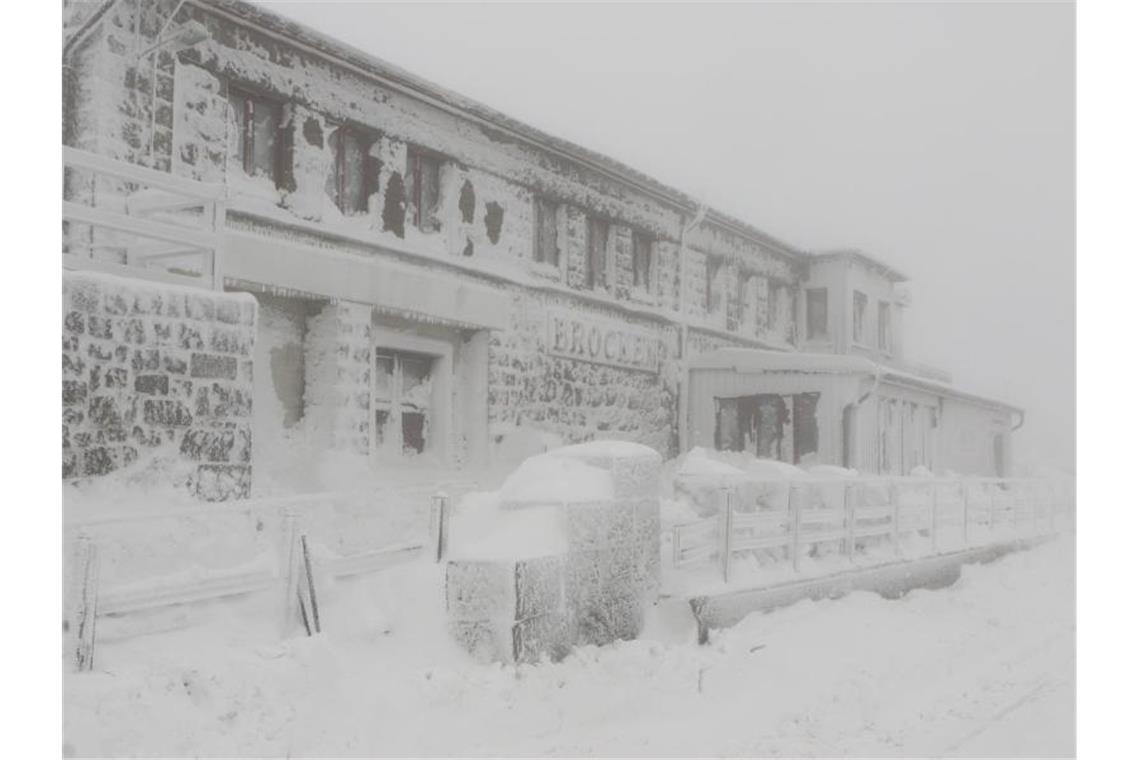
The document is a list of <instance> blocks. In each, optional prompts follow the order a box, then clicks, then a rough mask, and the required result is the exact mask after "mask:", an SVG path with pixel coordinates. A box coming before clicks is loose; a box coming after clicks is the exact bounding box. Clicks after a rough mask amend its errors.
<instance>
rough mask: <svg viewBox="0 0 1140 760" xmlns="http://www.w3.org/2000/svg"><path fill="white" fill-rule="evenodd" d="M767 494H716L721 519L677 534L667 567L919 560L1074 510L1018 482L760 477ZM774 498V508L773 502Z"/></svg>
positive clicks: (1021, 531) (1045, 525) (1043, 487)
mask: <svg viewBox="0 0 1140 760" xmlns="http://www.w3.org/2000/svg"><path fill="white" fill-rule="evenodd" d="M751 485H752V487H753V488H755V487H756V486H757V485H760V486H762V487H767V489H768V492H769V495H770V498H769V499H767V501H766V503H765V504H763V505H762V506H759V507H756V505H752V506H753V507H754V508H753V509H751V510H742V509H740V508H738V506H739V505H738V504H737V501H738V492H737V490H736V489H734V488H731V487H724V488H722V489H720V507H719V514H718V515H716V516H714V517H709V518H706V519H703V520H698V521H695V522H691V523H687V524H684V525H677V526H674V528H673V564H674V566H675V567H678V568H684V567H691V566H695V565H702V564H708V563H713V562H716V563H718V564H719V567H720V571H721V574H722V576H723V578H724V581H725V582H726V583H728V582H730V581H731V580H732V564H733V558H734V557H735V556H737V555H739V554H742V553H746V552H765V553H766V554H767V555H768V557H769V558H772V557H774V558H775V559H776V560H777V561H781V560H782V561H785V562H788V563H790V564H791V567H792V568H793V570H796V571H798V570H799V568H800V563H801V561H802V559H803V558H804V557H805V556H807V555H810V554H819V553H822V552H825V551H828V550H831V551H834V550H838V552H839V553H840V554H842V555H843V556H845V557H847V558H848V559H850V560H854V559H855V558H856V557H857V556H859V555H860V554H865V553H868V552H869V551H870V550H871V549H875V550H878V551H882V552H885V553H887V554H888V555H891V554H893V555H896V556H897V555H900V554H902V549H903V545H904V543H906V544H907V549H908V555H913V554H914V553H915V551H916V550H917V553H918V554H919V555H931V554H938V553H940V552H943V551H951V550H956V549H961V548H963V547H967V546H978V545H983V544H986V543H991V542H996V541H1000V540H1006V539H1009V538H1013V537H1026V536H1032V535H1040V534H1046V533H1050V532H1055V531H1056V530H1058V528H1059V527H1060V524H1061V522H1062V521H1067V520H1068V518H1069V517H1070V516H1071V514H1072V501H1071V497H1070V495H1069V494H1068V492H1067V491H1065V492H1064V493H1063V492H1062V490H1061V489H1060V488H1059V487H1058V486H1057V484H1052V483H1048V482H1045V481H1041V480H1032V479H1019V478H967V479H951V478H938V479H934V478H926V479H920V478H850V479H829V480H799V481H786V480H785V481H757V482H753V483H752V484H751ZM773 502H777V503H773ZM916 539H917V540H916Z"/></svg>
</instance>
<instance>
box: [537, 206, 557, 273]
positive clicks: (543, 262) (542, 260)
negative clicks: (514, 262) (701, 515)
mask: <svg viewBox="0 0 1140 760" xmlns="http://www.w3.org/2000/svg"><path fill="white" fill-rule="evenodd" d="M560 206H561V204H560V203H559V202H558V201H556V200H555V199H553V198H548V197H546V196H542V195H536V196H534V241H533V250H532V252H531V261H532V262H533V263H534V264H536V265H538V266H545V267H551V268H553V269H561V267H562V259H563V256H562V248H561V245H560V243H561V241H560V239H559V238H560V237H561V235H560V234H559V232H560V231H559V225H558V211H559V207H560ZM544 207H545V208H547V209H549V213H550V224H551V225H552V226H553V232H554V260H553V261H550V260H549V259H547V257H546V252H545V251H543V249H542V237H543V236H542V232H543V229H542V225H541V224H540V223H539V219H540V217H541V218H544V219H545V218H546V217H545V214H546V212H544V211H542V209H543V208H544Z"/></svg>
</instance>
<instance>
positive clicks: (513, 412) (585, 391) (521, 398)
mask: <svg viewBox="0 0 1140 760" xmlns="http://www.w3.org/2000/svg"><path fill="white" fill-rule="evenodd" d="M552 306H553V307H558V306H569V307H571V308H575V307H576V308H577V309H578V310H580V311H581V312H582V313H584V314H593V315H595V316H597V317H599V318H602V319H606V320H607V321H609V322H610V323H612V324H613V325H615V326H621V325H623V324H629V325H632V326H634V327H636V328H639V329H643V330H647V331H651V332H653V333H655V334H656V335H657V336H658V339H659V347H660V350H661V352H662V359H661V364H662V365H664V364H667V363H669V362H671V361H673V359H674V358H675V354H676V349H675V348H671V347H675V346H676V345H677V338H676V333H675V330H674V328H671V327H666V326H663V325H661V323H659V322H652V321H638V322H632V321H630V320H628V319H627V318H623V317H622V316H621V315H619V314H614V313H611V312H607V311H604V310H597V311H591V310H584V309H581V306H578V305H576V304H574V302H573V301H570V300H568V299H558V298H553V297H543V295H542V294H538V293H527V292H525V291H521V290H520V291H518V293H517V295H516V296H515V301H514V313H513V315H512V324H511V326H510V329H508V330H505V331H502V332H494V333H492V334H491V336H490V340H489V341H488V412H489V415H490V421H491V425H492V429H493V430H494V429H496V428H503V427H533V428H537V429H541V430H545V431H548V432H552V433H554V434H556V435H558V436H560V437H561V439H562V440H563V442H565V443H580V442H583V441H589V440H593V439H595V438H618V439H622V440H628V441H635V442H638V443H643V444H645V445H647V446H650V447H652V448H654V449H656V450H657V451H660V452H662V453H666V454H668V453H669V452H671V451H672V450H673V449H674V448H675V441H674V438H675V429H674V421H675V403H676V393H677V390H676V386H675V383H674V382H673V380H672V379H671V378H670V375H669V373H668V372H667V371H664V367H662V368H661V369H659V370H658V371H656V372H651V371H645V370H636V369H627V368H623V367H618V366H611V365H608V364H601V363H592V362H588V361H577V360H574V359H570V358H567V357H564V356H557V355H553V354H552V352H551V351H550V346H548V345H547V343H548V339H549V336H548V328H547V319H548V318H549V313H548V312H549V309H550V307H552Z"/></svg>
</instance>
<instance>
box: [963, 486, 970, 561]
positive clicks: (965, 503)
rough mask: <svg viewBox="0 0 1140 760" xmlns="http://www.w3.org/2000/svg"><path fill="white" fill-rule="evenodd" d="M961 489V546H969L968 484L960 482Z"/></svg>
mask: <svg viewBox="0 0 1140 760" xmlns="http://www.w3.org/2000/svg"><path fill="white" fill-rule="evenodd" d="M961 488H962V546H963V547H967V546H969V545H970V484H969V482H968V481H966V480H963V481H961Z"/></svg>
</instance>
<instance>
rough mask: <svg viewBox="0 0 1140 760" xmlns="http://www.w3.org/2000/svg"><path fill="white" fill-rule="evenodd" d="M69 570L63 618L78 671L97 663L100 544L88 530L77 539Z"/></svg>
mask: <svg viewBox="0 0 1140 760" xmlns="http://www.w3.org/2000/svg"><path fill="white" fill-rule="evenodd" d="M69 570H70V572H69V573H68V588H67V595H66V596H65V601H66V603H67V609H66V610H65V613H64V614H65V617H64V620H63V626H64V642H65V643H66V646H67V658H68V661H69V663H70V666H71V667H72V668H73V669H74V670H75V671H77V672H80V673H82V672H83V671H87V670H91V669H92V668H94V667H95V616H96V614H97V613H98V606H99V547H98V545H97V544H96V543H95V542H94V541H92V540H91V538H90V537H89V536H87V535H85V534H80V535H79V537H78V538H77V539H76V541H75V545H74V548H73V549H72V555H71V567H70V568H69Z"/></svg>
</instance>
